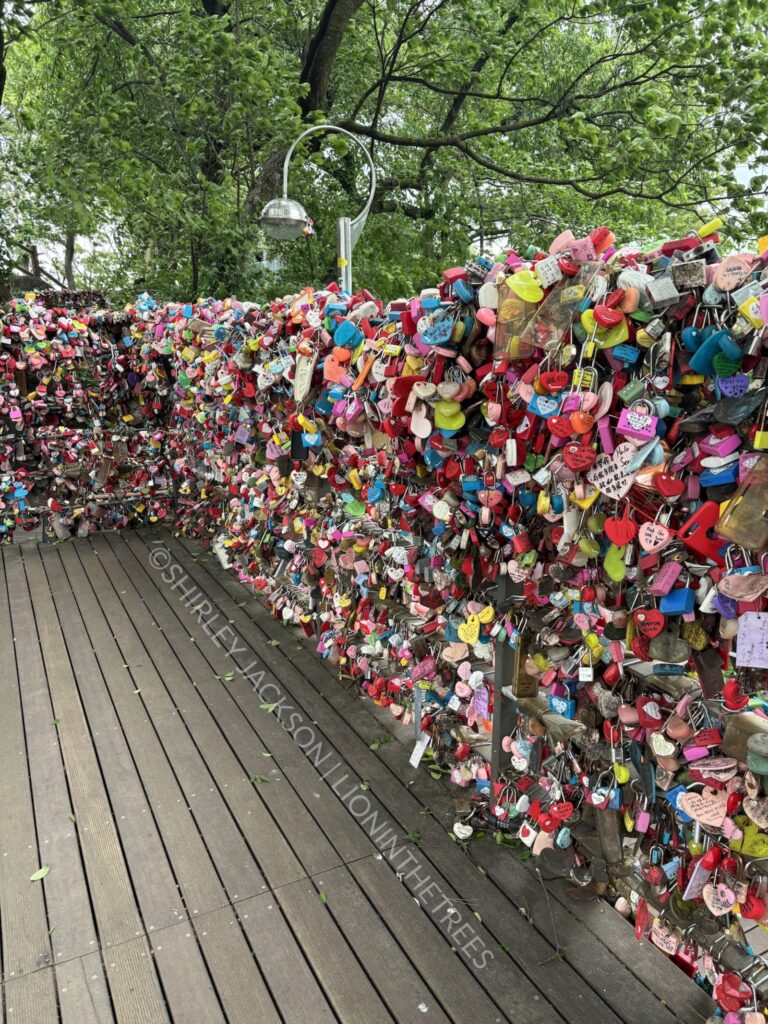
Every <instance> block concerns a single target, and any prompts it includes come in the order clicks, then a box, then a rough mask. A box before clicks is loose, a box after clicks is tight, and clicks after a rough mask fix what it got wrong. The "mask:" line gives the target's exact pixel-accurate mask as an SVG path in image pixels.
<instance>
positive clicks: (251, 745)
mask: <svg viewBox="0 0 768 1024" xmlns="http://www.w3.org/2000/svg"><path fill="white" fill-rule="evenodd" d="M110 546H111V547H112V549H113V551H114V554H115V556H116V558H117V559H118V560H119V561H120V562H121V564H122V566H123V568H124V571H125V573H126V574H127V576H128V577H129V579H130V580H131V582H132V585H133V586H135V587H136V588H137V589H138V591H139V593H140V594H141V596H142V598H143V601H144V603H145V604H146V607H147V608H148V609H149V611H150V612H151V614H152V617H153V619H154V620H155V621H156V622H157V623H158V625H159V626H160V630H161V631H162V636H164V637H165V639H166V640H167V641H168V642H169V643H170V644H171V645H172V647H173V649H174V651H175V653H176V656H177V657H178V658H179V660H180V661H181V663H182V664H183V666H184V669H185V671H186V672H187V674H188V675H189V677H190V678H191V679H194V680H195V685H196V688H197V691H198V693H199V694H200V696H201V697H202V698H203V700H205V702H206V704H207V706H208V707H209V709H210V710H211V712H212V713H213V714H215V716H216V718H217V721H218V722H219V724H220V726H221V728H222V729H223V730H224V731H225V734H226V736H227V738H228V740H229V742H230V743H231V745H232V747H233V749H234V750H235V752H236V753H237V754H238V756H239V758H240V760H241V762H242V763H244V764H246V765H248V764H250V765H251V767H252V770H253V771H255V772H256V773H257V774H263V773H265V771H267V770H268V769H269V768H270V767H271V766H274V767H275V768H278V769H279V771H280V775H281V776H282V778H283V779H285V781H286V782H288V783H289V784H290V787H291V792H293V790H295V791H296V793H298V794H299V796H300V797H301V799H302V800H303V803H304V805H305V806H306V807H308V808H309V810H310V811H311V813H312V815H313V817H314V818H315V819H317V820H318V821H320V822H321V823H322V827H323V831H324V832H325V834H326V835H327V836H328V837H329V839H330V842H331V843H332V844H333V847H334V848H335V849H336V851H337V855H336V857H335V858H332V857H330V856H328V855H327V854H326V853H324V849H325V847H326V846H327V845H328V844H327V843H325V840H324V837H323V836H322V834H320V835H319V834H318V829H317V826H313V827H311V828H310V829H309V830H307V829H306V826H305V819H306V815H301V816H299V814H298V813H297V808H296V807H295V806H293V807H291V808H289V810H290V813H289V814H288V815H287V816H285V815H283V814H282V813H281V807H280V805H279V804H277V803H273V804H270V808H271V810H272V811H273V813H274V814H275V815H276V817H278V821H279V824H280V827H281V828H282V829H283V830H284V832H285V834H286V836H288V838H289V839H290V840H291V844H292V847H293V849H294V850H295V851H296V853H297V854H298V855H299V857H300V859H301V861H302V863H303V864H304V866H305V868H306V869H307V873H308V874H314V873H315V871H319V870H326V869H328V868H329V867H333V866H335V865H336V864H338V863H339V861H340V860H341V861H342V862H344V863H346V862H348V861H350V860H354V859H357V858H358V857H365V856H369V855H370V854H371V853H373V852H375V847H374V845H373V843H372V842H371V841H370V840H369V839H368V838H367V836H366V835H365V833H364V832H363V831H362V829H360V828H357V827H354V828H350V827H349V826H350V816H349V813H348V812H347V811H346V810H345V809H344V808H343V807H342V806H341V804H340V803H339V801H338V798H337V797H336V796H335V795H334V794H333V793H332V792H331V789H330V787H329V786H328V784H327V783H325V782H324V781H323V780H322V778H321V774H322V772H323V771H324V770H325V769H326V768H327V767H332V765H333V763H334V762H333V761H330V762H327V761H326V760H323V759H322V753H321V752H318V753H317V755H316V760H317V762H318V764H317V766H315V765H314V764H313V763H312V761H311V760H309V759H308V758H307V757H306V756H305V755H304V754H303V753H302V752H300V751H299V750H297V747H296V744H295V743H294V741H293V739H292V738H291V736H290V735H289V734H288V732H287V731H286V729H284V728H283V727H282V726H280V725H279V724H278V720H277V719H276V718H274V717H272V716H270V715H266V714H265V713H264V712H263V711H260V710H259V708H258V705H257V703H255V702H254V701H253V700H250V701H244V700H242V695H241V693H240V689H241V686H240V685H239V683H241V682H242V681H236V680H233V681H232V682H231V683H225V684H224V685H222V682H221V681H219V680H217V679H215V678H214V676H215V675H218V676H220V678H221V679H222V680H223V679H224V677H225V676H226V675H227V674H228V673H231V672H232V669H233V667H234V666H233V663H232V661H231V660H230V659H229V658H228V657H227V649H229V648H227V649H225V648H223V647H217V646H216V645H215V644H213V643H212V642H211V641H210V639H209V638H208V642H206V640H202V641H201V642H200V643H198V644H189V643H186V644H185V643H182V642H181V638H182V637H186V636H187V635H188V634H187V633H186V632H185V631H184V628H183V627H184V620H183V619H181V618H179V616H180V615H183V614H184V611H183V609H181V608H179V605H178V602H177V601H174V594H173V593H169V592H168V590H167V588H166V589H160V590H156V589H155V583H156V580H155V579H154V578H153V577H151V576H148V575H147V574H146V571H145V568H144V566H145V565H146V548H145V547H144V545H143V544H142V543H141V542H140V541H139V540H138V539H137V538H136V537H135V536H132V535H129V536H128V537H125V539H123V537H118V538H112V539H111V540H110ZM142 553H143V556H144V559H143V561H142V557H141V556H142ZM230 648H231V641H230ZM246 692H247V691H246ZM262 751H264V752H266V753H269V754H271V755H272V757H271V758H268V759H262V758H261V752H262ZM274 788H275V789H277V788H279V787H274ZM272 794H273V787H271V786H270V787H269V788H265V789H264V790H263V793H262V795H263V797H264V798H265V799H267V798H268V797H271V796H272ZM313 846H314V847H317V850H318V851H319V852H316V853H312V851H311V847H313ZM308 848H309V853H308V852H307V851H308ZM308 856H309V857H311V862H312V863H313V864H318V863H319V861H320V859H321V858H323V862H322V863H321V865H320V866H317V867H315V868H313V869H310V868H309V863H310V861H309V860H307V859H306V858H307V857H308Z"/></svg>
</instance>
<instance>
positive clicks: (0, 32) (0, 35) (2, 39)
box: [0, 21, 5, 103]
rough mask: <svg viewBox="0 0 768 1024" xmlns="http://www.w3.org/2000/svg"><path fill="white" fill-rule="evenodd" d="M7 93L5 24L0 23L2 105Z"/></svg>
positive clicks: (0, 95) (0, 93) (0, 98)
mask: <svg viewBox="0 0 768 1024" xmlns="http://www.w3.org/2000/svg"><path fill="white" fill-rule="evenodd" d="M4 91H5V36H4V35H3V24H2V21H0V103H2V102H3V92H4Z"/></svg>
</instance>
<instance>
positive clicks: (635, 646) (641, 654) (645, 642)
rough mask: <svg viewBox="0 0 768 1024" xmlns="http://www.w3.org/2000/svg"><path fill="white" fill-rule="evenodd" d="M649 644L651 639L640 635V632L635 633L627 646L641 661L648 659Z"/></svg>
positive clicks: (649, 657) (649, 658) (649, 655)
mask: <svg viewBox="0 0 768 1024" xmlns="http://www.w3.org/2000/svg"><path fill="white" fill-rule="evenodd" d="M650 644H651V641H650V640H649V639H648V637H647V636H641V634H640V633H635V635H634V636H633V637H632V639H631V640H630V643H629V646H630V650H631V651H632V653H633V654H634V655H635V657H636V658H639V659H640V660H641V661H650V660H651V652H650Z"/></svg>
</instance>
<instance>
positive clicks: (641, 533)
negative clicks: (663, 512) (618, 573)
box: [637, 523, 674, 555]
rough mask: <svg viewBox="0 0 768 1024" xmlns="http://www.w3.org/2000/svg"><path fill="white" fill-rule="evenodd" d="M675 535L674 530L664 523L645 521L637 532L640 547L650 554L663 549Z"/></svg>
mask: <svg viewBox="0 0 768 1024" xmlns="http://www.w3.org/2000/svg"><path fill="white" fill-rule="evenodd" d="M673 537H674V532H673V531H672V530H670V529H669V527H668V526H664V524H663V523H643V524H642V526H641V527H640V529H639V530H638V532H637V539H638V541H639V542H640V547H641V548H642V549H643V551H645V552H647V554H649V555H655V554H656V553H657V552H658V551H663V550H664V548H665V547H666V546H667V545H668V544H670V543H671V541H672V538H673Z"/></svg>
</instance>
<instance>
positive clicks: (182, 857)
mask: <svg viewBox="0 0 768 1024" xmlns="http://www.w3.org/2000/svg"><path fill="white" fill-rule="evenodd" d="M81 546H82V545H78V547H81ZM57 551H58V553H59V555H60V557H61V561H62V564H63V566H64V569H65V571H66V574H67V576H68V578H69V585H70V587H71V588H72V593H73V594H76V595H77V597H76V600H77V603H78V605H79V607H80V610H81V613H82V615H83V619H84V621H85V625H86V629H87V631H88V635H89V637H90V640H91V645H92V647H93V648H94V650H95V652H96V657H97V660H98V662H99V665H100V668H101V672H102V675H103V676H104V680H105V682H106V684H107V687H108V689H109V692H110V695H111V697H112V701H113V704H114V706H115V710H116V712H117V715H118V717H119V719H120V722H121V724H122V727H123V730H124V732H125V736H126V739H127V741H128V744H129V746H130V747H131V749H132V750H133V751H135V752H136V754H137V755H138V759H137V767H138V769H139V774H140V776H141V780H142V784H143V786H144V788H145V790H146V792H147V796H148V798H149V801H150V804H151V806H152V809H153V812H154V814H155V819H156V821H157V823H158V827H159V828H160V833H161V835H162V837H163V840H164V843H165V846H166V849H167V851H168V854H169V857H170V860H171V863H172V864H173V868H174V873H175V875H176V878H177V880H178V883H179V886H180V889H181V893H182V896H183V898H184V902H185V905H186V910H187V913H188V914H189V915H190V916H192V917H196V916H197V915H198V914H201V913H205V912H206V911H208V910H216V909H218V908H219V907H222V906H225V905H226V904H227V902H228V899H227V895H226V893H225V891H224V889H223V887H222V884H221V881H220V879H219V876H218V874H217V872H216V868H215V867H214V865H213V863H212V860H211V857H210V855H209V852H208V850H207V849H206V845H205V844H204V842H203V839H202V836H201V832H202V831H203V829H205V830H206V831H207V830H208V829H209V828H210V829H215V827H216V824H217V823H218V821H219V815H218V813H217V814H216V815H215V816H213V821H210V819H209V818H208V817H207V816H206V815H205V813H204V812H205V810H206V807H205V806H204V805H203V806H202V807H201V808H200V810H201V812H202V814H201V820H198V819H197V817H196V816H193V813H192V809H191V807H190V800H191V801H192V802H194V798H193V797H192V796H191V794H192V793H196V792H197V786H196V785H195V783H196V781H197V779H195V780H189V779H188V778H187V775H186V770H185V769H186V762H185V760H184V758H183V757H182V758H181V759H180V761H176V759H175V753H176V750H175V746H174V745H173V744H171V746H170V748H169V749H168V750H166V749H165V748H164V746H163V744H162V743H161V738H163V739H165V738H166V733H165V730H164V729H163V728H162V725H163V722H162V721H161V722H160V723H159V725H160V728H158V729H157V730H156V729H155V722H156V718H155V716H153V718H152V720H150V717H149V712H150V708H151V709H152V710H154V711H156V714H157V717H159V718H160V719H163V717H164V718H165V720H166V721H171V722H173V721H174V717H175V716H176V712H175V709H174V708H173V707H169V706H168V703H167V699H163V697H164V696H165V697H166V698H167V695H165V693H164V691H163V694H160V692H159V691H160V690H161V689H162V687H161V684H160V682H159V680H157V679H154V680H153V681H152V684H151V686H150V683H149V682H147V683H146V686H145V687H141V682H143V681H144V675H143V673H142V672H141V666H140V665H137V662H139V661H140V658H139V656H138V655H137V652H136V651H135V650H134V651H132V653H133V654H134V655H137V656H135V657H133V658H131V659H130V662H129V661H128V659H126V658H124V656H123V652H122V651H121V650H120V648H118V647H117V645H116V643H115V640H114V637H113V634H112V629H115V630H119V629H121V627H120V624H119V622H118V620H119V619H122V618H123V617H124V613H123V612H122V611H121V610H119V609H118V608H116V607H115V602H114V596H113V601H112V602H108V601H107V600H106V598H107V591H106V589H105V588H104V579H103V578H101V579H100V581H99V583H100V585H99V590H98V600H97V595H96V592H94V591H93V590H92V589H91V585H90V579H89V575H87V574H86V573H85V571H84V570H83V566H82V565H81V563H80V560H79V559H78V557H77V554H76V551H75V547H74V546H64V547H61V548H58V549H57ZM89 572H90V573H91V574H93V575H96V574H97V573H98V574H100V576H101V577H103V573H102V571H101V569H100V567H99V566H89ZM105 616H108V617H109V622H108V621H107V618H106V617H105ZM131 662H132V663H133V670H131V669H130V668H128V667H126V664H127V663H128V664H130V663H131ZM132 672H135V673H136V675H134V674H132ZM136 689H145V690H146V691H147V692H146V693H141V694H136V693H135V692H134V691H135V690H136ZM151 689H154V690H155V691H156V694H157V699H156V698H155V695H154V694H153V693H152V692H151ZM158 703H160V705H161V707H160V709H157V707H156V705H157V704H158ZM174 732H175V730H174ZM170 758H173V764H171V761H170ZM185 782H186V784H187V793H188V794H189V798H188V796H187V793H185V790H184V789H183V788H182V786H183V784H184V783H185ZM190 782H191V783H192V785H191V786H190ZM211 785H212V783H211V782H210V781H209V782H208V788H210V787H211ZM194 812H195V815H196V814H197V812H198V805H195V807H194ZM229 824H230V825H231V819H230V821H229ZM239 863H240V861H234V862H233V865H232V867H231V868H230V870H232V869H233V868H234V869H236V868H237V867H238V866H239ZM248 867H249V862H248V861H245V862H244V863H243V870H244V871H247V870H248ZM254 884H257V883H256V881H254ZM235 891H238V890H235ZM259 891H261V887H260V886H259ZM246 892H247V890H244V894H246Z"/></svg>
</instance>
